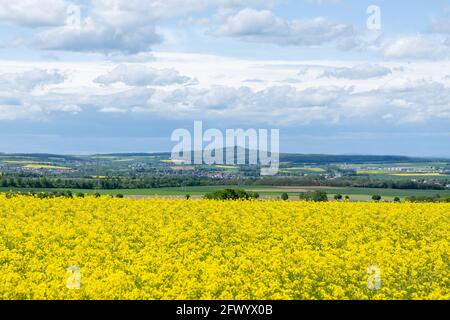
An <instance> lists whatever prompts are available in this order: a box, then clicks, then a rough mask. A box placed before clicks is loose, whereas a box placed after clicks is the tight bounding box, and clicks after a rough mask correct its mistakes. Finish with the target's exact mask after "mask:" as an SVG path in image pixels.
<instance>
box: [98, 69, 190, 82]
mask: <svg viewBox="0 0 450 320" xmlns="http://www.w3.org/2000/svg"><path fill="white" fill-rule="evenodd" d="M94 81H95V82H96V83H100V84H103V85H108V84H113V83H117V82H122V83H124V84H126V85H129V86H136V87H141V86H166V85H172V84H180V85H187V84H193V83H195V80H193V79H191V78H189V77H186V76H182V75H180V73H179V72H178V71H176V70H175V69H161V70H158V69H155V68H151V67H146V66H141V65H126V64H122V65H119V66H117V67H116V68H114V69H113V70H112V71H111V72H109V73H108V74H106V75H102V76H100V77H98V78H96V79H95V80H94Z"/></svg>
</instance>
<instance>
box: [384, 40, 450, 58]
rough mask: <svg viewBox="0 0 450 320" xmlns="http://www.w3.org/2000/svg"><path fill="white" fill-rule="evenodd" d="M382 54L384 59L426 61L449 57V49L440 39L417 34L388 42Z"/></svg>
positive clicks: (444, 41)
mask: <svg viewBox="0 0 450 320" xmlns="http://www.w3.org/2000/svg"><path fill="white" fill-rule="evenodd" d="M383 53H384V56H385V57H386V58H394V59H427V60H428V59H436V58H445V57H450V47H449V45H448V44H447V43H446V40H445V39H443V38H441V37H433V36H427V35H420V34H419V35H415V36H405V37H400V38H397V39H394V40H392V41H389V42H388V43H387V44H385V46H384V49H383Z"/></svg>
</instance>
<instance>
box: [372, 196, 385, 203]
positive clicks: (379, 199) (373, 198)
mask: <svg viewBox="0 0 450 320" xmlns="http://www.w3.org/2000/svg"><path fill="white" fill-rule="evenodd" d="M381 199H383V198H382V197H381V196H380V195H378V194H377V195H374V196H373V197H372V200H373V201H377V202H378V201H381Z"/></svg>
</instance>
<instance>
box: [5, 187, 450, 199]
mask: <svg viewBox="0 0 450 320" xmlns="http://www.w3.org/2000/svg"><path fill="white" fill-rule="evenodd" d="M225 188H236V186H197V187H173V188H153V189H115V190H88V189H84V190H83V189H71V190H70V191H72V193H73V194H77V193H80V192H81V193H84V194H87V195H93V194H95V193H99V194H101V195H117V194H123V195H124V196H130V197H133V196H137V197H173V198H177V197H178V198H184V197H185V196H186V195H187V194H189V195H191V196H194V197H202V196H204V195H206V194H207V193H210V192H214V191H217V190H222V189H225ZM239 188H242V189H245V190H247V191H252V192H258V193H259V194H260V195H261V198H264V199H276V198H277V197H280V196H281V195H282V194H283V193H285V192H286V193H287V194H288V195H289V197H290V200H298V199H299V194H300V193H301V192H305V191H313V190H322V191H325V192H327V193H328V196H329V199H330V200H332V199H333V197H334V195H336V194H341V195H344V196H345V195H348V196H350V198H351V200H352V201H363V202H365V201H371V200H372V196H373V195H380V196H382V197H383V199H384V200H387V201H393V200H394V198H395V197H399V198H400V199H402V200H404V199H406V198H407V197H412V196H433V195H436V194H440V195H441V196H442V197H447V196H450V190H414V189H408V190H402V189H383V188H355V187H346V188H334V187H277V186H239ZM66 190H68V189H53V188H39V189H31V188H0V193H2V192H3V193H5V192H8V191H20V192H30V191H36V192H53V191H66Z"/></svg>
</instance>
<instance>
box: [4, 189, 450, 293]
mask: <svg viewBox="0 0 450 320" xmlns="http://www.w3.org/2000/svg"><path fill="white" fill-rule="evenodd" d="M449 230H450V204H412V203H401V204H394V203H344V202H333V203H307V202H282V201H254V202H251V201H249V202H213V201H207V200H189V201H188V200H162V199H145V200H131V199H112V198H110V197H102V198H94V197H87V198H75V199H66V198H55V199H44V200H39V199H35V198H30V197H23V196H19V197H13V198H11V199H7V198H6V197H5V196H4V195H0V299H450V279H449V276H450V275H449V270H450V265H449V264H450V261H449V254H450V242H449V240H450V239H449V238H450V231H449Z"/></svg>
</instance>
